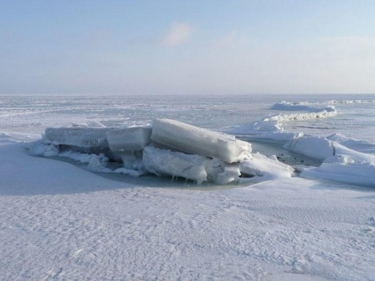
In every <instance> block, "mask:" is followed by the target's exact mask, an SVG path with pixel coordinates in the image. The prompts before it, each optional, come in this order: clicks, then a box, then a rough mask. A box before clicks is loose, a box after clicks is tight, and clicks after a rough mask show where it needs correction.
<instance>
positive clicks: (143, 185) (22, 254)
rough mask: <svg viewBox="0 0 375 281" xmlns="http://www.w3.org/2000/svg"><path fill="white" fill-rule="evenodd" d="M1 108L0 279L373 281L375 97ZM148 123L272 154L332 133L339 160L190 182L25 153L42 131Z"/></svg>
mask: <svg viewBox="0 0 375 281" xmlns="http://www.w3.org/2000/svg"><path fill="white" fill-rule="evenodd" d="M282 101H285V102H286V103H281V102H282ZM332 108H334V110H335V111H334V114H331V115H324V114H323V113H322V112H326V111H327V110H328V111H329V110H330V109H332ZM0 109H1V110H0V211H1V213H2V216H1V218H0V241H2V242H1V244H2V246H1V248H2V253H1V254H0V280H348V281H349V280H350V281H352V280H375V273H374V272H375V262H374V257H375V181H374V174H375V173H373V171H375V169H374V165H375V161H373V158H372V157H375V130H374V129H375V95H290V96H287V95H252V96H246V95H243V96H189V97H181V96H105V97H103V96H80V97H73V96H6V95H2V96H0ZM319 110H322V111H319ZM324 110H326V111H324ZM272 116H273V117H274V116H276V117H277V118H276V119H275V120H276V121H275V120H273V119H272V118H271V117H272ZM154 118H168V119H176V120H179V121H182V122H186V123H189V124H192V125H196V126H200V127H203V128H207V129H211V130H214V131H219V132H225V133H228V134H234V135H236V136H237V137H239V138H241V139H244V140H247V141H249V142H252V143H253V149H254V150H255V151H260V152H261V153H263V154H265V155H267V156H269V155H271V154H277V153H282V151H283V149H284V148H283V146H284V145H285V143H286V142H287V141H288V138H289V137H290V136H292V135H293V136H296V135H298V136H299V135H302V134H303V135H304V136H307V138H306V139H303V141H304V142H300V143H299V145H296V144H295V143H294V144H293V145H289V148H290V149H291V150H292V151H290V150H289V153H297V154H298V155H299V154H304V152H305V151H307V150H310V151H312V153H310V154H309V153H307V155H305V156H306V157H310V156H311V154H312V156H314V154H319V153H320V152H321V151H322V150H324V149H326V147H325V146H324V144H323V145H320V142H321V140H322V139H323V140H324V141H326V138H327V137H330V138H329V141H326V142H329V143H331V141H335V142H336V141H337V146H336V147H335V150H336V153H341V154H342V155H343V157H342V158H344V160H343V161H341V160H340V161H341V162H340V161H339V160H337V159H331V158H329V159H328V158H327V159H323V160H321V161H320V162H319V163H317V164H314V165H315V166H317V168H314V169H313V170H312V171H307V172H306V173H305V174H306V176H303V177H299V176H297V177H290V178H280V179H275V180H267V181H260V182H258V183H254V184H245V185H244V184H241V185H230V186H227V187H217V186H212V185H210V186H204V185H203V186H198V187H197V186H196V185H195V184H191V183H189V184H186V183H185V182H184V181H177V182H172V181H171V180H169V179H159V178H156V177H153V178H148V179H147V180H144V179H143V180H142V179H139V180H137V178H129V176H126V175H104V174H101V173H93V172H90V171H88V170H87V169H85V167H82V166H81V165H78V164H76V163H74V162H72V161H68V162H67V161H60V159H55V158H54V159H49V158H43V157H34V156H31V155H30V154H29V153H28V149H29V147H30V144H31V142H33V141H36V140H38V139H40V138H41V136H42V134H43V133H44V130H45V129H46V128H48V127H70V126H83V127H84V126H87V127H94V128H101V127H119V128H121V127H127V126H134V125H147V124H151V123H152V120H153V119H154ZM270 119H272V120H273V121H272V120H271V121H272V122H270V121H269V120H270ZM301 144H303V145H305V146H303V145H301ZM306 145H307V146H306ZM301 147H302V148H304V150H303V151H301V149H300V148H301ZM293 150H294V151H293ZM341 154H340V156H341ZM293 155H294V154H293ZM322 162H323V164H322ZM319 165H322V166H319ZM302 174H303V173H302Z"/></svg>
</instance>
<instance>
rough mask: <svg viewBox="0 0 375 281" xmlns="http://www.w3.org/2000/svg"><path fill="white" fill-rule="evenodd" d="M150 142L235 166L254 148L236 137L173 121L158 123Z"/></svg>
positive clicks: (154, 125)
mask: <svg viewBox="0 0 375 281" xmlns="http://www.w3.org/2000/svg"><path fill="white" fill-rule="evenodd" d="M151 140H152V141H153V142H155V143H157V144H161V145H163V146H166V147H169V148H171V149H175V150H178V151H182V152H185V153H191V154H198V155H202V156H207V157H212V158H219V159H221V160H223V161H225V162H227V163H234V162H237V161H240V160H243V159H245V158H246V156H247V155H248V154H249V153H250V152H251V144H250V143H248V142H244V141H241V140H237V139H236V138H235V137H234V136H229V135H225V134H222V133H217V132H213V131H210V130H207V129H203V128H198V127H195V126H192V125H188V124H185V123H182V122H179V121H175V120H170V119H155V120H154V121H153V128H152V134H151Z"/></svg>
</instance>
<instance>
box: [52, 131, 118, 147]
mask: <svg viewBox="0 0 375 281" xmlns="http://www.w3.org/2000/svg"><path fill="white" fill-rule="evenodd" d="M110 130H112V129H110V128H47V129H46V131H45V139H46V140H47V141H49V142H51V143H53V144H56V145H59V144H62V145H70V146H77V147H82V148H108V142H107V136H106V133H107V132H108V131H110Z"/></svg>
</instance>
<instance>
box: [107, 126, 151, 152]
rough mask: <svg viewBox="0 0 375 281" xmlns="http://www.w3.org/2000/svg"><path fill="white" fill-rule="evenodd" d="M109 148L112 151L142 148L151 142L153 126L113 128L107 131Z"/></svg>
mask: <svg viewBox="0 0 375 281" xmlns="http://www.w3.org/2000/svg"><path fill="white" fill-rule="evenodd" d="M106 134H107V139H108V144H109V148H110V149H111V150H112V151H136V150H142V149H144V148H145V146H147V145H149V144H150V142H151V139H150V137H151V128H145V127H133V128H125V129H118V130H111V131H108V132H107V133H106Z"/></svg>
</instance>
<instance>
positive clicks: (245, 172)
mask: <svg viewBox="0 0 375 281" xmlns="http://www.w3.org/2000/svg"><path fill="white" fill-rule="evenodd" d="M61 145H63V146H64V149H65V150H64V151H62V149H61V147H60V146H61ZM69 147H72V149H73V148H75V149H76V151H75V152H71V151H66V150H67V149H69ZM77 148H81V149H82V152H86V150H85V149H87V148H88V149H97V148H100V149H101V150H100V154H99V156H96V155H95V154H87V153H86V154H82V153H81V154H79V153H78V156H77ZM60 150H61V151H60ZM78 151H79V150H78ZM251 151H252V148H251V144H250V143H248V142H245V141H241V140H238V139H236V138H235V137H234V136H231V135H227V134H223V133H218V132H213V131H210V130H207V129H203V128H198V127H195V126H192V125H189V124H185V123H182V122H179V121H175V120H169V119H155V120H154V121H153V126H152V128H151V127H133V128H123V129H117V128H116V129H115V128H95V129H94V128H49V129H47V130H46V133H45V136H44V139H43V141H42V143H39V145H36V146H34V149H33V152H34V154H38V155H43V156H61V157H68V158H71V159H74V160H77V161H80V162H85V163H88V168H89V169H91V170H93V171H95V172H114V173H124V174H127V175H132V176H140V175H142V174H145V173H151V174H155V175H157V176H171V177H172V178H173V177H182V178H185V179H188V180H193V181H196V182H197V183H199V184H200V183H202V182H205V181H209V182H213V183H216V184H228V183H230V182H239V181H241V180H242V178H244V177H247V178H249V177H259V178H263V180H266V179H268V178H269V177H275V176H285V175H287V176H290V175H291V174H292V173H293V168H291V167H289V166H287V165H285V164H282V163H280V162H278V160H277V159H276V157H274V158H268V157H265V156H264V157H261V156H260V155H255V154H254V155H253V154H252V153H251ZM79 155H80V156H79ZM80 158H82V159H80ZM88 159H89V160H88ZM110 161H114V162H116V161H117V162H119V161H120V162H122V167H117V168H116V169H113V170H111V169H109V168H108V167H107V164H108V162H110ZM286 167H287V168H286Z"/></svg>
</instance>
